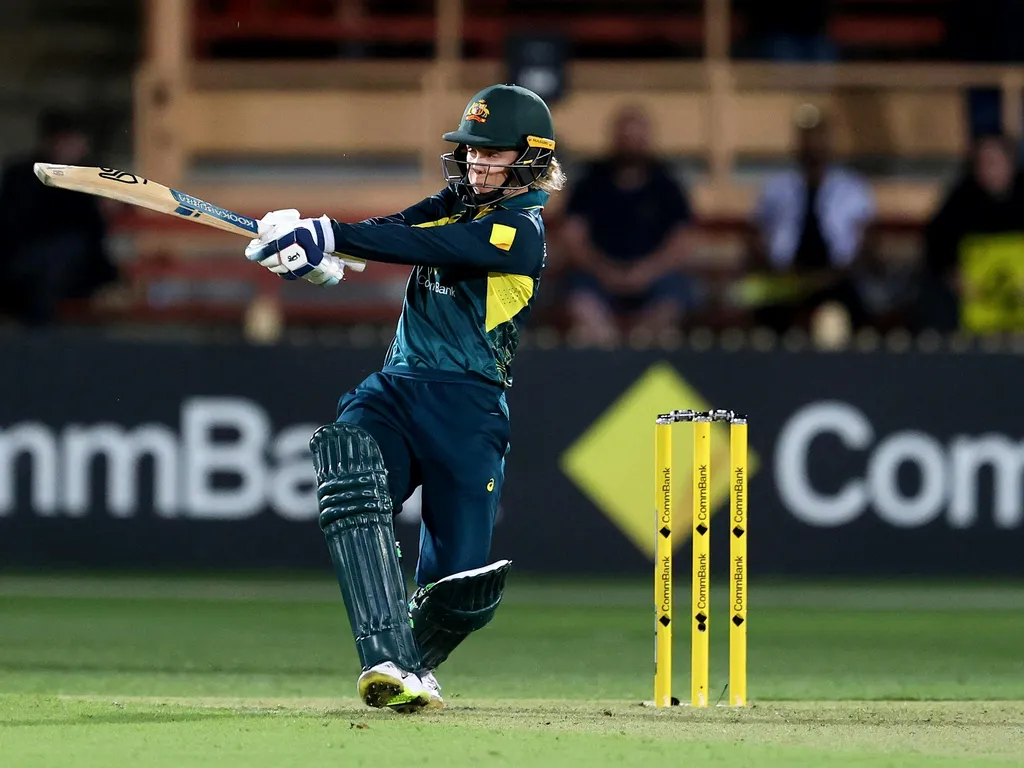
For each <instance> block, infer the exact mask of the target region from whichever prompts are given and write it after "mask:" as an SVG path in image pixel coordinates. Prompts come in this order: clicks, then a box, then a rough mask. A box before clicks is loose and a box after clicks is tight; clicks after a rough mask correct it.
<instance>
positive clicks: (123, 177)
mask: <svg viewBox="0 0 1024 768" xmlns="http://www.w3.org/2000/svg"><path fill="white" fill-rule="evenodd" d="M99 176H100V178H101V179H109V180H110V181H119V182H121V183H122V184H145V183H146V179H144V178H142V177H141V176H136V175H135V174H134V173H128V171H119V170H117V168H100V174H99Z"/></svg>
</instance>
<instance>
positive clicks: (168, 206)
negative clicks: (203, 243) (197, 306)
mask: <svg viewBox="0 0 1024 768" xmlns="http://www.w3.org/2000/svg"><path fill="white" fill-rule="evenodd" d="M33 170H34V171H35V174H36V178H38V179H39V180H40V181H41V182H43V184H45V185H46V186H48V187H58V188H60V189H69V190H72V191H74V192H84V193H85V194H87V195H98V196H99V197H108V198H110V199H111V200H119V201H120V202H122V203H128V204H130V205H138V206H140V207H142V208H148V209H149V210H151V211H156V212H158V213H166V214H169V215H171V216H182V217H184V218H186V219H189V220H191V221H194V222H196V223H197V224H205V225H206V226H208V227H214V228H216V229H220V230H223V231H225V232H231V233H233V234H236V235H245V236H246V237H248V238H249V239H250V240H251V239H252V238H254V237H258V235H259V233H258V225H257V222H256V219H252V218H249V217H248V216H243V215H242V214H240V213H235V212H234V211H229V210H227V209H226V208H221V207H219V206H216V205H213V204H212V203H208V202H206V201H205V200H200V199H199V198H198V197H193V196H192V195H188V194H186V193H184V192H179V191H178V190H176V189H171V188H170V187H166V186H164V185H163V184H158V183H157V182H155V181H150V180H149V179H145V178H143V177H142V176H137V175H136V174H134V173H128V172H127V171H119V170H117V169H116V168H91V167H88V166H82V165H55V164H52V163H36V164H35V165H34V166H33ZM334 255H335V256H337V257H338V258H340V259H341V260H342V261H344V262H345V267H346V269H351V270H353V271H355V272H362V271H363V270H364V269H366V262H365V261H364V260H363V259H359V258H356V257H355V256H349V255H347V254H343V253H335V254H334Z"/></svg>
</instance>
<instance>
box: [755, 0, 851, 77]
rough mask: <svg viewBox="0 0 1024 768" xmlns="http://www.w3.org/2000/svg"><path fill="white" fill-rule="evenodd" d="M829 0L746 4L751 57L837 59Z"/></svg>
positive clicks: (807, 59) (763, 1) (805, 59)
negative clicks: (829, 22) (830, 33)
mask: <svg viewBox="0 0 1024 768" xmlns="http://www.w3.org/2000/svg"><path fill="white" fill-rule="evenodd" d="M831 10H832V9H831V3H830V2H829V0H774V2H765V0H751V2H749V3H748V4H747V6H746V14H745V15H746V20H747V39H748V41H749V44H748V46H747V47H748V49H749V52H750V54H751V57H752V58H757V59H772V60H774V61H783V62H785V61H801V62H808V61H835V59H836V57H837V52H836V46H835V43H833V42H832V40H831V39H830V38H829V36H828V21H829V18H830V16H831Z"/></svg>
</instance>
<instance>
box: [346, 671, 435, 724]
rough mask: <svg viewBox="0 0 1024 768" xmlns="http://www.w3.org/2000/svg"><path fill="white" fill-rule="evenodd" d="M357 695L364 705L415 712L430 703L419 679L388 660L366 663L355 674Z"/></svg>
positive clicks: (428, 695)
mask: <svg viewBox="0 0 1024 768" xmlns="http://www.w3.org/2000/svg"><path fill="white" fill-rule="evenodd" d="M358 690H359V698H361V699H362V700H363V703H365V704H366V705H367V706H368V707H377V708H381V707H387V708H388V709H393V710H394V711H396V712H415V711H417V710H419V709H422V708H423V707H425V706H427V705H428V704H429V703H430V694H429V693H428V692H427V689H426V687H425V686H424V685H423V681H422V680H420V678H419V677H418V676H417V675H415V674H414V673H412V672H405V671H404V670H401V669H399V668H398V667H397V666H395V665H394V664H393V663H392V662H390V661H385V662H382V663H380V664H377V665H375V666H372V667H370V668H369V669H368V670H366V671H365V672H363V674H361V675H360V676H359V683H358Z"/></svg>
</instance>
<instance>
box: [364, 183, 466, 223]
mask: <svg viewBox="0 0 1024 768" xmlns="http://www.w3.org/2000/svg"><path fill="white" fill-rule="evenodd" d="M452 202H454V195H453V194H452V192H451V190H450V189H448V188H447V187H446V188H445V189H443V190H441V191H440V192H438V193H437V194H436V195H431V196H430V197H427V198H424V199H423V200H420V201H419V202H418V203H416V205H412V206H409V207H408V208H406V209H405V210H404V211H400V212H399V213H393V214H391V215H390V216H373V217H371V218H369V219H364V220H363V221H361V222H359V223H360V224H370V225H373V224H404V225H406V226H416V225H418V224H426V223H427V222H428V221H437V220H439V219H443V218H444V217H445V216H446V215H447V212H448V211H449V210H450V209H451V203H452Z"/></svg>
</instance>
